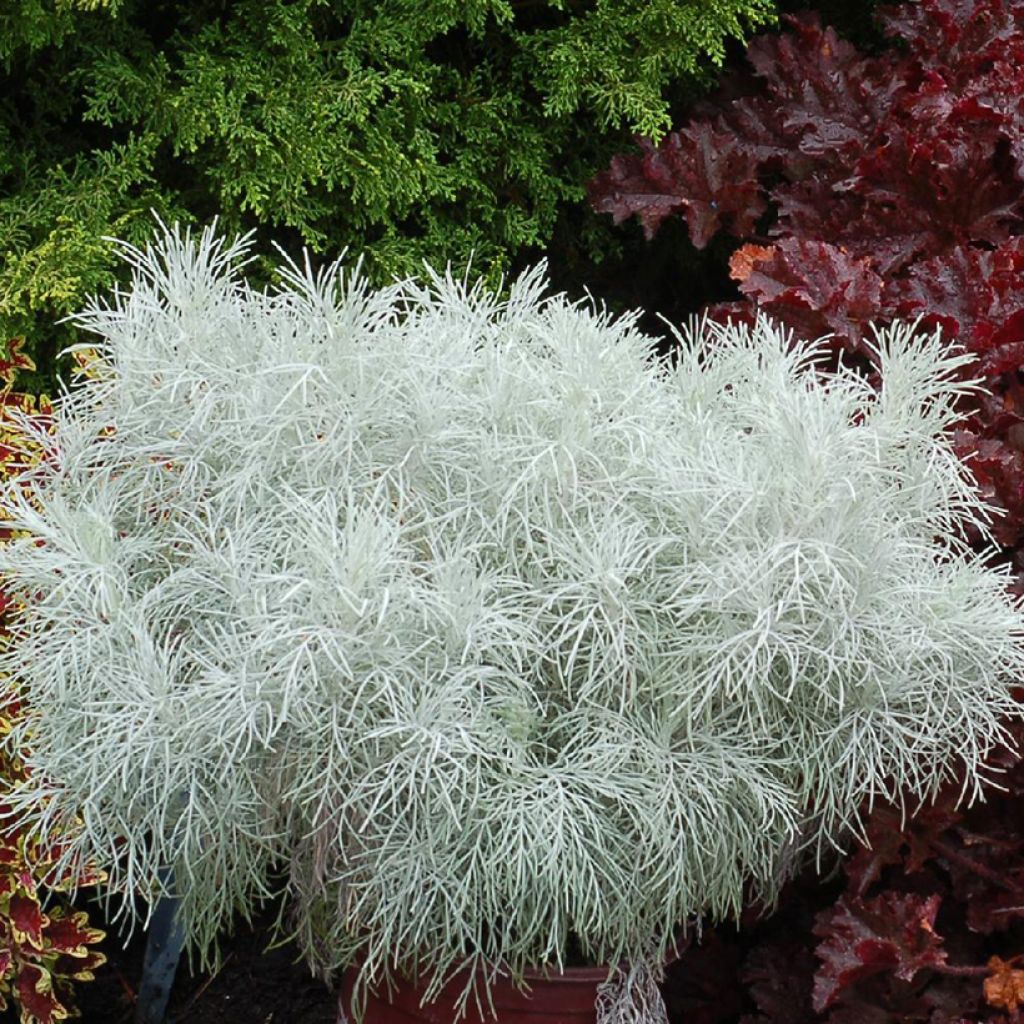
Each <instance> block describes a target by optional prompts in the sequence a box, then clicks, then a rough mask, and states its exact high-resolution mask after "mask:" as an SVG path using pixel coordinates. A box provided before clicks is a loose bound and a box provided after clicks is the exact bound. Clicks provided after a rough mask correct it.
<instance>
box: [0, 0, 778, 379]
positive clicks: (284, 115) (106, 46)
mask: <svg viewBox="0 0 1024 1024" xmlns="http://www.w3.org/2000/svg"><path fill="white" fill-rule="evenodd" d="M7 6H8V8H10V6H11V3H10V2H9V3H8V5H7ZM771 17H772V2H771V0H645V2H644V3H642V4H637V3H635V2H633V0H467V2H465V3H458V4H456V3H452V2H450V0H372V2H371V0H242V2H239V3H231V4H224V3H223V2H221V0H197V2H190V3H182V2H170V0H162V2H161V0H156V2H154V0H118V2H114V0H111V2H107V3H102V2H99V0H79V2H77V3H76V2H73V0H70V2H67V0H64V2H62V0H56V3H54V0H17V2H14V9H13V11H12V12H11V13H9V14H7V15H6V16H3V15H0V63H2V65H3V70H2V72H0V96H2V97H3V99H2V100H0V196H2V197H3V198H0V246H2V248H3V250H4V251H5V257H4V259H3V261H2V264H0V340H3V338H4V337H12V336H17V335H24V336H26V337H27V339H28V342H27V350H28V351H29V352H30V353H33V354H35V355H36V357H37V360H38V359H40V358H42V359H44V360H45V361H46V362H47V363H49V362H50V361H52V356H53V354H54V352H55V351H56V348H57V346H58V345H59V344H61V343H62V342H66V341H67V335H66V332H60V331H58V332H54V328H53V322H54V320H56V319H57V318H58V317H60V316H62V315H64V314H66V313H69V312H70V311H72V310H73V309H75V308H77V307H78V306H79V305H80V304H81V302H82V301H83V299H84V297H85V296H86V295H87V294H88V293H90V292H91V291H93V290H95V289H96V288H97V287H105V286H107V285H109V284H110V283H111V281H112V275H113V273H114V268H115V262H116V261H115V259H114V256H113V252H112V248H111V246H110V244H109V243H107V242H105V241H103V236H105V235H116V236H117V237H121V238H129V239H135V240H139V239H140V238H141V237H142V236H143V234H144V233H145V232H146V231H147V230H148V228H149V225H150V224H151V220H150V218H149V214H148V211H149V210H150V208H153V209H155V210H156V211H157V212H158V213H160V214H161V215H162V216H164V217H165V218H170V217H174V218H178V219H182V220H188V219H189V218H191V217H196V216H198V217H199V218H201V219H205V218H208V217H209V216H210V215H212V214H215V213H219V214H220V216H221V218H222V223H223V224H224V225H225V227H226V228H229V229H233V228H238V227H249V226H252V225H257V224H258V225H267V226H273V227H274V228H275V229H277V235H278V237H282V232H283V233H285V235H286V237H288V238H292V239H295V240H301V242H302V243H304V244H305V245H307V246H309V247H310V248H312V249H313V250H316V251H325V252H330V253H334V254H336V253H337V252H338V251H340V250H341V249H342V248H343V247H345V246H354V247H356V248H357V249H358V250H359V251H361V252H365V253H366V257H367V261H366V268H367V271H368V273H369V274H371V276H372V277H373V278H374V279H375V280H378V281H384V280H389V279H390V277H391V275H392V274H393V273H396V272H397V273H405V272H409V271H414V270H419V269H420V264H421V260H422V258H423V257H429V258H430V259H431V260H433V261H434V262H435V263H437V264H439V265H443V264H444V263H445V262H447V261H449V260H451V261H454V262H455V263H456V264H461V263H464V262H465V261H466V260H467V259H468V258H469V256H470V253H474V254H475V255H474V262H475V266H476V267H477V268H478V269H480V270H482V271H488V270H489V271H491V272H492V273H497V271H498V270H500V269H502V268H504V267H506V266H507V265H508V264H509V263H510V261H512V260H513V259H515V258H516V257H517V255H518V256H521V255H522V254H523V253H524V252H525V251H537V250H539V249H541V248H543V247H544V246H545V245H547V244H548V242H549V241H550V239H551V237H552V233H553V231H554V229H555V225H556V221H557V220H558V218H559V215H560V212H562V211H564V210H565V209H566V208H567V206H570V205H574V204H579V203H580V200H581V199H582V198H583V188H582V185H583V182H584V181H585V179H586V177H587V176H588V175H589V174H590V173H592V171H593V169H594V167H596V166H599V165H600V163H601V162H602V161H603V160H605V159H607V158H608V156H609V155H610V154H611V152H613V151H614V145H615V144H618V145H621V144H622V142H623V141H624V139H625V137H626V136H625V135H624V134H623V133H624V132H626V131H627V130H633V131H642V132H645V133H647V134H652V135H654V136H657V135H659V134H660V133H662V132H664V131H665V130H666V128H667V127H668V124H669V122H670V118H669V101H670V99H671V98H672V96H673V95H675V94H676V93H677V92H678V90H679V89H682V90H683V91H692V89H693V87H694V86H695V85H696V84H697V83H699V82H700V81H702V80H706V79H707V77H708V75H709V73H710V70H711V69H713V67H714V65H715V64H718V63H720V62H721V60H722V57H723V52H724V51H723V46H724V42H725V40H726V39H728V38H730V37H741V36H742V35H744V34H745V33H747V32H748V31H749V30H751V29H752V28H753V27H755V26H757V25H761V24H764V23H766V22H768V21H769V20H771ZM595 223H596V222H595ZM573 241H574V244H575V242H576V240H575V239H574V240H573Z"/></svg>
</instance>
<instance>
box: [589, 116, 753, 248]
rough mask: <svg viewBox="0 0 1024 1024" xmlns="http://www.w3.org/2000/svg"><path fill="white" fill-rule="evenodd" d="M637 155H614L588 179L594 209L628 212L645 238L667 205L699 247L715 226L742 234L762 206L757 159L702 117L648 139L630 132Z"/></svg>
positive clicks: (618, 217)
mask: <svg viewBox="0 0 1024 1024" xmlns="http://www.w3.org/2000/svg"><path fill="white" fill-rule="evenodd" d="M638 142H639V145H640V148H641V150H642V153H641V155H639V156H633V157H628V156H618V157H615V158H614V159H613V161H612V165H611V167H610V168H609V169H608V170H606V171H602V172H601V173H600V174H598V175H597V176H596V177H595V178H594V179H593V180H592V181H591V182H590V183H589V185H588V191H589V195H590V201H591V204H592V206H593V207H594V209H595V210H597V211H598V212H601V213H610V214H611V215H612V218H613V219H614V221H615V223H616V224H618V223H620V222H621V221H623V220H625V219H626V218H627V217H630V216H634V215H635V216H636V217H637V218H638V219H639V220H640V223H641V224H642V225H643V229H644V234H645V236H646V237H647V238H652V237H653V236H654V234H655V232H656V231H657V230H658V228H659V227H660V225H661V223H662V221H663V220H664V219H665V218H666V217H668V216H669V215H670V214H672V213H679V214H681V215H682V216H683V217H685V219H686V223H687V226H688V227H689V230H690V238H691V240H692V241H693V244H694V245H695V246H696V247H697V248H698V249H703V248H704V247H705V246H706V245H707V244H708V242H709V241H710V240H711V238H712V237H713V236H714V235H715V234H717V232H718V231H719V230H721V229H722V228H727V229H728V230H730V231H731V232H732V233H733V234H736V235H739V236H742V235H744V234H749V233H750V232H751V231H753V230H754V225H755V223H756V221H757V219H758V218H759V217H760V216H761V214H762V213H764V211H765V206H766V204H765V199H764V196H763V195H762V191H761V186H760V184H759V183H758V180H757V170H758V167H757V161H756V159H755V158H754V157H753V156H751V155H750V154H749V153H748V152H747V151H746V150H745V149H744V147H743V146H742V144H741V143H740V142H739V141H738V140H737V139H736V138H735V137H734V136H732V135H728V134H722V133H718V132H716V131H714V129H713V128H712V127H711V126H710V125H709V124H706V123H703V124H695V125H693V126H691V127H689V128H684V129H683V130H682V131H679V132H672V133H671V134H670V135H668V136H666V138H665V139H664V140H663V141H662V143H661V145H659V146H654V145H653V144H652V143H651V142H649V141H648V140H646V139H639V140H638Z"/></svg>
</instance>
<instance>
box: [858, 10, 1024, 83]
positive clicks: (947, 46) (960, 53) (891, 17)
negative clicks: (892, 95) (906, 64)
mask: <svg viewBox="0 0 1024 1024" xmlns="http://www.w3.org/2000/svg"><path fill="white" fill-rule="evenodd" d="M876 19H877V21H878V23H879V24H880V26H881V27H882V31H883V32H885V34H886V35H888V36H890V37H892V38H899V39H902V40H903V41H904V42H905V43H906V44H907V47H908V49H909V50H910V52H911V54H912V55H913V56H914V58H915V59H917V60H919V61H920V62H921V63H922V64H923V65H924V66H925V67H929V68H934V67H942V68H945V67H951V66H957V65H960V64H962V63H964V62H966V61H969V60H971V59H972V58H975V59H977V58H984V57H986V56H988V55H990V54H991V52H992V50H993V49H996V48H1000V49H1001V48H1002V47H1004V46H1005V45H1006V44H1008V43H1012V42H1013V41H1014V39H1015V38H1016V37H1017V36H1019V35H1020V34H1021V33H1022V32H1024V12H1022V11H1021V9H1020V7H1019V5H1017V4H1015V3H1013V2H1012V0H1005V2H999V0H996V2H993V0H915V2H914V3H904V4H900V5H899V6H895V5H894V6H889V7H882V8H879V10H878V11H877V13H876Z"/></svg>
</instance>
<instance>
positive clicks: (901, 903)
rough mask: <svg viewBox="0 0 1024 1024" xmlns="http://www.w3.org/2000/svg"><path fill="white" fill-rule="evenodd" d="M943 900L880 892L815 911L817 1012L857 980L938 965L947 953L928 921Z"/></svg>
mask: <svg viewBox="0 0 1024 1024" xmlns="http://www.w3.org/2000/svg"><path fill="white" fill-rule="evenodd" d="M940 902H941V900H940V898H939V897H938V896H935V895H933V896H928V897H922V896H917V895H914V894H912V893H899V892H891V891H890V892H884V893H882V894H881V895H879V896H876V897H874V898H873V899H860V898H858V897H856V896H847V897H842V898H841V899H840V900H838V902H837V903H836V904H835V906H834V907H833V908H832V909H831V910H828V911H826V912H825V913H823V914H822V915H820V916H819V918H818V920H817V921H816V923H815V927H814V934H815V935H817V936H819V937H820V938H822V940H823V941H822V942H821V943H819V945H818V946H817V949H816V952H817V955H818V957H819V958H820V959H821V960H822V961H823V964H822V966H821V968H819V970H818V973H817V974H816V975H815V978H814V996H813V1001H814V1008H815V1010H817V1011H818V1012H819V1013H821V1012H822V1011H823V1010H825V1009H827V1008H828V1007H830V1006H832V1005H833V1003H835V1002H836V1000H837V999H838V998H839V997H840V995H841V994H842V992H843V990H844V989H845V988H847V987H848V986H849V985H851V984H852V983H853V982H855V981H859V980H861V979H863V978H867V977H870V976H871V975H873V974H879V973H882V972H888V971H891V972H892V973H894V974H895V975H896V977H898V978H901V979H902V980H904V981H911V980H913V978H914V976H915V975H916V974H917V972H918V971H920V970H923V969H925V968H928V967H935V966H938V965H942V964H944V963H945V961H946V953H945V950H944V949H943V948H942V939H941V938H940V937H939V936H938V935H936V934H935V931H934V928H933V927H932V926H933V925H934V923H935V915H936V914H937V913H938V910H939V904H940Z"/></svg>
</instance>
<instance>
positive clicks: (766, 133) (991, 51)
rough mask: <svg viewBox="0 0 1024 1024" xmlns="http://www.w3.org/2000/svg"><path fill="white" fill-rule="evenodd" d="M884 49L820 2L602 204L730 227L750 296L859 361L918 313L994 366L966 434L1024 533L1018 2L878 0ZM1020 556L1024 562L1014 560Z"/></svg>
mask: <svg viewBox="0 0 1024 1024" xmlns="http://www.w3.org/2000/svg"><path fill="white" fill-rule="evenodd" d="M878 17H879V19H880V24H881V26H882V27H883V29H884V31H885V32H886V33H887V35H888V36H889V37H891V39H892V41H893V43H894V46H893V48H892V49H891V50H890V51H888V52H886V53H884V54H882V55H879V56H867V55H865V54H862V53H860V52H858V51H857V50H856V49H855V48H854V47H853V46H852V45H850V44H849V43H847V42H845V41H844V40H842V39H841V38H839V37H838V36H837V35H836V33H835V32H834V31H833V30H831V29H830V28H823V27H822V26H821V25H820V24H819V22H818V20H817V19H816V18H815V17H814V16H812V15H805V16H800V17H793V18H790V19H788V20H789V31H787V32H785V33H783V34H782V35H768V36H763V37H760V38H758V39H756V40H754V41H753V42H752V43H751V44H750V46H749V49H748V59H749V63H750V66H751V72H752V73H751V74H748V75H742V76H737V77H736V78H735V79H734V80H732V81H730V82H729V83H728V84H727V85H726V87H725V88H724V89H723V90H722V91H721V92H720V94H719V95H718V96H717V97H716V98H714V99H712V100H710V101H708V102H705V103H703V104H700V105H698V106H697V108H696V110H695V113H694V116H693V117H692V119H691V120H690V121H689V122H688V123H687V124H686V125H685V126H684V127H683V128H681V129H680V130H679V131H676V132H672V133H670V134H669V135H668V136H666V137H665V138H664V139H663V140H662V141H661V142H660V144H655V143H654V142H652V141H651V140H649V139H644V138H641V139H639V140H638V141H639V145H640V152H639V153H638V154H628V155H620V156H617V157H616V158H615V159H614V160H613V161H612V162H611V165H610V166H609V167H608V169H607V170H605V171H603V172H601V173H600V174H599V175H598V176H597V177H596V178H595V179H593V181H592V182H591V183H590V186H589V187H590V196H591V201H592V203H593V204H594V206H595V207H596V208H597V209H598V210H601V211H603V212H605V213H610V214H612V216H613V217H614V219H615V220H616V221H622V220H624V219H626V218H627V217H631V216H635V217H637V218H638V219H639V221H640V222H641V224H642V225H643V228H644V231H645V232H646V233H647V235H648V236H651V235H652V234H653V233H654V232H656V231H657V230H658V228H659V225H660V224H661V223H662V222H663V221H664V219H665V218H666V217H670V216H677V217H684V218H685V220H686V223H687V225H688V228H689V233H690V237H691V239H692V240H693V242H694V244H695V245H696V246H698V247H702V246H704V245H706V244H707V242H708V240H709V239H710V238H711V237H713V236H714V235H715V234H717V233H719V232H723V231H724V232H728V233H730V234H731V235H733V236H735V237H737V238H739V239H741V240H742V241H743V242H744V243H745V244H744V245H743V246H741V247H740V248H739V249H738V251H737V252H736V253H735V255H734V257H733V263H732V273H733V277H734V279H735V280H736V281H737V282H738V285H739V289H740V291H741V292H742V293H743V295H744V296H745V297H746V299H747V302H745V303H732V304H725V305H723V306H719V307H716V309H715V311H714V312H715V313H716V315H720V316H725V315H730V316H733V317H741V318H743V317H747V318H749V317H750V316H752V315H753V311H754V310H755V309H759V310H761V311H763V312H767V313H769V314H770V315H772V316H774V317H777V318H778V319H779V320H781V321H782V322H783V323H785V324H787V325H788V326H790V327H792V328H794V329H795V330H796V331H797V332H798V333H799V334H801V335H803V336H805V337H818V336H821V335H823V334H826V333H829V334H832V335H833V336H834V338H835V341H836V343H837V344H839V345H842V346H843V347H845V348H846V349H848V350H851V351H854V352H858V353H861V354H865V355H869V356H870V353H869V352H868V349H867V347H866V344H867V343H868V342H869V341H870V338H871V334H870V332H869V331H868V329H867V325H868V324H869V323H870V322H873V321H875V320H878V319H886V318H888V319H892V318H905V317H911V316H922V317H924V318H925V322H926V323H932V324H936V325H939V326H941V328H942V330H943V332H944V335H945V337H947V338H948V339H950V340H951V341H959V342H960V343H962V344H963V345H964V346H966V348H967V349H968V350H969V351H970V352H971V353H973V354H974V356H975V361H974V362H973V363H972V364H971V366H970V368H969V370H968V371H966V372H968V373H972V374H979V375H982V376H984V377H985V378H986V380H987V382H988V385H989V392H990V393H989V394H987V395H984V396H978V397H977V399H976V400H975V401H974V402H973V403H972V404H971V405H970V406H969V407H967V408H966V409H965V411H969V412H970V418H969V419H967V420H966V421H965V422H964V423H963V424H962V425H961V427H960V428H959V432H958V435H957V447H958V450H959V451H960V453H961V455H962V456H963V457H965V458H967V459H969V461H970V464H971V466H972V468H973V470H974V473H975V475H976V478H977V480H978V482H979V484H980V485H981V487H982V488H983V491H984V493H985V494H986V496H987V497H988V498H989V499H991V500H993V501H994V502H995V503H996V504H998V505H999V506H1000V507H1001V508H1002V510H1003V512H1004V513H1005V514H1004V515H1003V516H1002V517H1001V519H1000V520H999V521H998V522H997V523H996V525H995V531H996V534H997V536H998V538H999V540H1000V541H1001V542H1002V543H1003V544H1004V545H1007V546H1009V547H1017V546H1018V545H1020V544H1021V542H1022V540H1024V389H1022V385H1024V379H1022V372H1024V113H1022V112H1024V3H1022V2H1021V0H920V2H915V3H907V4H902V5H900V6H894V7H887V8H884V9H881V10H880V12H879V14H878ZM1018 568H1019V569H1024V563H1021V562H1020V559H1018Z"/></svg>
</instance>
